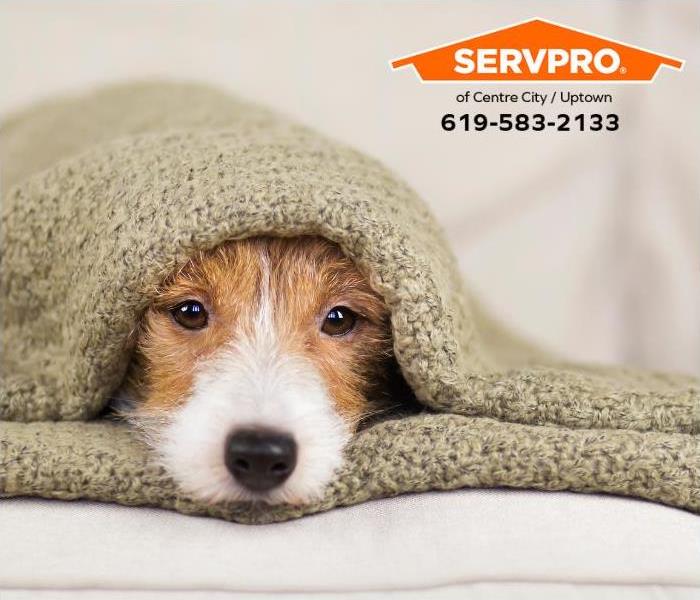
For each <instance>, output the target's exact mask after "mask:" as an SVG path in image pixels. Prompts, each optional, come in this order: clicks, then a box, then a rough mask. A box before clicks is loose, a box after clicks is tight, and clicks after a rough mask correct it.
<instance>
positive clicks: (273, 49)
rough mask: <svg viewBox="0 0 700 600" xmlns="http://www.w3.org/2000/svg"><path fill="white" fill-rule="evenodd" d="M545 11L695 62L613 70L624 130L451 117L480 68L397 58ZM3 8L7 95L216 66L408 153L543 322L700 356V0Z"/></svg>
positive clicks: (343, 133) (550, 336) (427, 186)
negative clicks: (423, 80) (654, 72)
mask: <svg viewBox="0 0 700 600" xmlns="http://www.w3.org/2000/svg"><path fill="white" fill-rule="evenodd" d="M533 16H540V17H544V18H548V19H551V20H555V21H560V22H562V23H564V24H569V25H571V26H574V27H578V28H581V29H586V30H590V31H592V32H594V33H598V34H600V35H604V36H608V37H613V38H619V39H621V40H622V41H625V42H628V43H631V44H635V45H639V46H642V47H646V48H649V49H652V50H656V51H659V52H662V53H665V54H670V55H672V56H677V57H681V58H685V59H686V60H687V65H686V69H685V71H684V72H683V73H681V74H679V73H675V72H671V71H667V70H664V71H662V72H661V73H660V74H659V77H658V79H657V81H656V82H655V83H654V84H653V85H649V86H618V87H611V88H610V91H611V92H612V93H613V94H614V98H615V103H614V104H613V105H611V106H608V107H602V108H604V109H608V108H609V109H610V110H611V111H614V112H618V113H619V114H620V115H621V119H622V123H623V128H622V131H621V132H619V133H618V134H607V135H602V134H597V135H596V134H584V135H572V134H566V135H565V134H556V133H550V134H546V135H542V134H529V135H528V134H523V135H505V134H499V133H486V134H485V133H482V134H478V135H477V134H470V135H464V134H462V135H459V134H457V135H448V134H446V133H444V132H443V131H441V130H440V128H439V120H440V116H441V115H442V114H443V113H445V112H457V111H459V110H460V107H459V106H458V105H457V104H456V102H454V100H453V97H454V96H455V95H456V94H457V93H458V92H459V91H462V89H463V87H462V86H460V85H455V86H452V85H421V84H420V83H418V81H417V80H416V78H415V76H414V74H413V73H412V71H411V70H410V69H404V70H401V71H397V72H391V71H390V69H389V67H388V61H389V59H391V58H395V57H398V56H403V55H406V54H410V53H414V52H417V51H420V50H422V49H425V48H428V47H432V46H434V45H438V44H441V43H443V42H447V41H452V40H454V39H459V38H464V37H468V36H470V35H472V34H475V33H478V32H481V31H483V30H488V29H493V28H497V27H501V26H504V25H507V24H510V23H513V22H516V21H519V20H522V19H526V18H530V17H533ZM0 28H1V29H0V75H1V81H2V94H0V115H1V114H5V113H7V112H8V111H11V110H13V109H15V108H18V107H21V106H22V105H23V104H25V103H27V102H30V101H33V100H36V99H38V98H43V97H46V96H49V95H51V94H54V93H57V92H65V91H73V90H80V89H83V88H85V87H87V86H92V85H96V84H98V83H101V82H106V81H115V80H124V79H130V78H146V77H153V76H157V77H163V78H167V77H169V78H180V79H196V80H203V81H208V82H212V83H216V84H218V85H220V86H223V87H225V88H228V89H230V90H233V91H236V92H238V93H240V94H241V95H244V96H247V97H249V98H251V99H257V100H260V101H262V102H265V103H267V104H269V105H272V106H274V107H276V108H278V109H280V110H282V111H284V112H286V113H288V114H290V115H292V116H294V117H296V118H297V119H300V120H302V121H304V122H307V123H310V124H312V125H314V126H316V127H317V128H319V129H321V130H323V131H324V132H326V133H328V134H331V135H333V136H335V137H337V138H340V139H342V140H345V141H347V142H350V143H352V144H353V145H355V146H357V147H359V148H361V149H363V150H365V151H367V152H369V153H371V154H373V155H375V156H377V157H379V158H381V159H382V160H384V161H385V162H386V163H388V164H389V165H390V166H391V167H392V168H394V169H395V170H396V171H397V172H398V173H400V174H401V175H402V176H403V177H404V178H405V179H407V180H408V181H409V182H410V183H411V184H412V185H413V186H414V187H415V188H416V189H417V190H418V191H419V192H420V193H421V194H422V195H423V196H424V197H425V198H426V199H427V200H428V201H429V202H430V204H431V206H432V207H433V209H434V211H435V212H436V214H437V215H438V218H439V219H440V220H441V222H442V223H443V224H444V227H445V229H446V231H447V234H448V236H449V238H450V240H451V242H452V244H453V247H454V249H455V251H456V252H457V254H458V256H459V260H460V264H461V266H462V269H463V272H464V274H465V276H466V277H467V279H468V280H469V281H470V283H471V285H472V286H473V287H474V288H475V289H476V290H477V291H478V293H479V294H480V295H481V296H482V297H483V298H484V299H485V300H486V301H487V303H488V304H490V305H491V306H492V308H493V309H494V310H495V312H496V313H497V314H499V315H500V316H501V317H502V318H503V319H504V320H506V321H507V322H509V323H511V324H512V325H514V326H516V327H517V328H518V329H520V330H521V331H522V332H524V333H526V334H528V335H530V336H531V337H532V338H535V339H537V340H539V341H541V342H542V343H544V344H546V345H547V346H549V347H550V348H553V349H556V350H559V351H560V352H562V353H564V354H565V355H568V356H569V357H572V358H576V359H583V360H592V361H602V362H612V361H614V362H624V363H629V364H637V365H645V366H651V367H656V368H664V369H675V370H684V371H694V372H696V373H700V176H699V175H698V166H697V165H698V164H700V161H699V159H700V116H699V115H700V111H698V110H697V107H698V106H700V35H699V33H700V3H698V2H662V1H658V2H651V1H646V2H644V1H640V2H621V1H618V2H615V1H609V2H592V1H590V2H554V1H550V2H525V1H520V0H511V1H499V2H467V1H463V2H377V1H374V2H369V1H368V2H342V3H339V2H328V1H326V2H265V3H261V2H235V1H226V2H224V1H221V2H208V1H205V0H187V1H180V2H173V1H163V0H150V1H149V0H140V1H138V2H133V1H117V0H111V1H108V0H102V1H99V2H96V1H94V0H92V1H86V2H75V1H72V0H70V1H69V0H47V1H42V2H35V1H32V0H2V1H0ZM479 87H484V86H473V87H472V88H471V89H477V88H479ZM564 88H566V86H557V89H564ZM490 89H492V90H493V91H498V90H506V89H508V88H507V87H506V86H500V87H499V86H491V88H490ZM533 89H537V88H535V87H533ZM543 89H544V91H547V89H548V88H547V86H544V87H543ZM595 89H596V90H599V89H600V88H595ZM461 108H463V107H461ZM503 109H504V111H505V112H514V111H518V110H521V109H525V110H526V111H530V112H534V107H528V106H523V105H518V106H504V107H503ZM587 110H589V111H590V110H591V109H590V108H588V109H587Z"/></svg>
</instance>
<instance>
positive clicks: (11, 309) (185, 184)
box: [0, 83, 700, 522]
mask: <svg viewBox="0 0 700 600" xmlns="http://www.w3.org/2000/svg"><path fill="white" fill-rule="evenodd" d="M0 152H1V153H2V156H1V157H0V158H1V159H2V178H1V180H0V181H2V186H3V215H2V255H1V257H0V258H1V261H2V264H1V265H0V267H1V269H2V279H1V280H0V284H1V286H2V287H1V290H2V303H3V304H2V318H3V349H2V388H1V389H0V495H39V496H45V497H57V498H81V497H83V498H91V499H97V500H107V501H115V502H121V503H125V504H135V505H138V504H149V505H160V506H164V507H168V508H174V509H176V510H180V511H183V512H188V513H197V514H209V515H212V516H217V517H222V518H227V519H232V520H236V521H241V522H270V521H276V520H283V519H286V518H292V517H296V516H300V515H302V514H308V513H311V512H316V511H319V510H327V509H329V508H332V507H333V506H339V505H346V504H351V503H355V502H360V501H363V500H367V499H370V498H376V497H381V496H386V495H392V494H398V493H403V492H411V491H422V490H428V489H453V488H456V487H463V486H508V487H532V488H538V489H572V490H577V491H586V492H594V491H598V492H606V493H616V494H625V495H633V496H638V497H641V498H646V499H649V500H655V501H659V502H664V503H666V504H669V505H673V506H678V507H683V508H687V509H690V510H695V511H700V435H699V434H700V384H699V383H698V381H697V380H696V379H694V378H692V377H684V376H676V375H668V374H661V373H648V372H642V371H636V370H632V369H622V368H613V367H595V366H587V365H574V364H570V363H566V362H564V361H561V360H560V359H558V358H556V357H552V356H549V355H548V354H546V353H544V352H542V351H540V350H538V349H536V348H534V347H532V346H531V345H529V344H528V343H527V342H525V341H523V340H520V339H518V338H517V337H516V336H515V335H513V334H512V333H510V332H508V331H506V330H505V329H504V328H503V327H501V326H500V325H499V324H498V323H496V322H495V321H493V320H492V319H491V318H489V317H488V315H486V314H485V313H484V311H483V310H482V308H481V307H480V306H479V304H478V303H477V302H475V301H474V300H473V298H471V296H470V295H469V293H468V291H467V290H466V289H465V288H464V286H463V283H462V280H461V278H460V276H459V273H458V270H457V267H456V262H455V260H454V258H453V256H452V254H451V253H450V250H449V248H448V246H447V244H446V243H445V241H444V238H443V236H442V234H441V232H440V229H439V227H438V225H437V224H436V222H435V221H434V219H433V217H432V216H431V215H430V213H429V211H428V210H427V208H426V207H425V205H424V204H423V203H422V201H421V200H420V199H419V198H418V197H417V196H416V195H415V193H414V192H413V191H412V190H410V188H408V186H407V185H406V184H405V183H404V182H402V181H401V180H399V179H397V178H396V177H395V176H394V175H393V174H392V173H390V172H389V171H387V170H386V169H385V168H384V167H383V166H382V165H381V164H379V163H378V162H376V161H374V160H372V159H370V158H367V157H366V156H364V155H362V154H360V153H358V152H356V151H354V150H352V149H350V148H347V147H345V146H343V145H341V144H338V143H336V142H333V141H330V140H327V139H326V138H324V137H322V136H320V135H318V134H316V133H314V132H313V131H310V130H309V129H307V128H305V127H303V126H300V125H297V124H294V123H290V122H288V121H287V120H285V119H283V118H282V117H280V116H278V115H276V114H274V113H272V112H270V111H268V110H266V109H263V108H260V107H257V106H253V105H250V104H247V103H244V102H241V101H239V100H236V99H233V98H230V97H229V96H227V95H225V94H223V93H221V92H218V91H215V90H211V89H208V88H206V87H202V86H196V85H185V84H165V83H153V84H132V85H123V86H115V87H111V88H107V89H104V90H101V91H98V92H95V93H93V94H91V95H88V96H85V97H81V98H72V99H65V100H59V101H54V102H49V103H45V104H43V105H40V106H37V107H35V108H32V109H29V110H27V111H25V112H23V113H20V114H17V115H15V116H14V117H13V118H11V119H9V120H8V121H7V123H5V125H4V126H3V128H2V131H1V132H0ZM307 234H313V235H321V236H323V237H326V238H328V239H330V240H332V241H334V242H336V243H338V244H339V245H340V247H341V248H342V249H343V251H344V252H345V253H347V254H348V255H349V256H350V257H352V258H353V259H354V260H355V262H356V263H357V265H358V267H359V268H360V269H361V270H362V271H363V273H365V274H366V275H367V276H368V277H369V280H370V282H371V284H372V286H373V287H374V288H375V289H376V290H377V291H378V292H380V293H381V294H382V296H383V297H384V298H385V300H386V302H387V304H388V305H389V308H390V310H391V325H392V331H393V335H394V350H395V354H396V359H397V362H398V364H399V366H400V368H401V372H402V373H403V376H404V377H405V379H406V381H407V382H408V384H409V385H410V386H411V388H412V389H413V391H414V393H415V395H416V398H417V399H418V401H419V402H420V403H422V404H423V405H424V406H425V407H426V409H427V412H426V414H420V415H417V416H411V417H401V418H395V419H392V420H388V421H385V422H382V423H377V424H375V425H373V426H372V427H370V428H368V429H367V430H365V431H362V432H360V433H359V434H358V435H357V436H356V437H355V439H354V440H353V441H352V443H351V445H350V447H349V448H348V450H347V461H346V465H345V467H344V468H343V470H342V472H341V473H339V475H338V477H337V479H336V480H335V481H334V483H332V484H331V486H330V487H329V489H328V491H327V494H326V496H325V497H324V498H323V499H322V500H321V501H319V502H318V503H316V504H313V505H309V506H304V507H292V506H284V507H275V508H270V507H260V506H251V505H246V504H239V505H230V504H228V505H226V504H224V505H217V506H207V505H200V504H198V503H197V502H195V501H194V500H192V499H189V498H186V497H185V496H183V495H182V494H180V493H179V492H178V491H177V490H176V489H175V488H174V486H173V484H172V482H171V481H170V480H169V479H168V477H167V475H166V474H165V473H163V472H162V470H161V469H160V468H159V467H157V466H156V465H154V464H152V461H151V459H150V457H149V454H148V452H147V450H146V449H145V448H144V447H143V446H142V444H141V443H140V442H139V440H138V439H137V437H136V436H135V435H134V433H133V432H132V431H130V430H129V429H128V428H127V427H126V426H125V425H123V424H118V423H114V422H112V421H110V420H108V419H105V418H101V417H100V415H101V414H102V412H103V410H104V408H105V406H106V404H107V402H108V401H109V398H110V397H111V396H112V395H113V394H114V392H115V390H116V389H117V388H118V387H119V384H120V382H121V380H122V378H123V376H124V373H125V371H126V368H127V366H128V362H129V358H130V352H131V349H132V345H133V335H132V332H133V330H134V327H135V325H136V324H137V322H138V319H139V317H140V315H141V314H142V312H143V310H144V308H145V307H146V306H147V305H148V303H149V300H150V297H151V295H152V293H153V290H154V289H155V287H156V286H157V285H158V284H159V282H161V281H162V280H163V279H164V278H165V277H166V276H167V275H168V274H169V273H170V272H172V271H173V270H174V269H176V268H178V267H179V266H181V265H182V264H183V263H184V262H186V261H187V259H188V257H189V256H190V255H192V253H193V252H194V251H196V250H201V249H209V248H213V247H215V246H217V245H218V244H221V243H223V242H225V241H227V240H231V239H239V238H244V237H249V236H254V235H279V236H294V235H307ZM69 421H70V422H69Z"/></svg>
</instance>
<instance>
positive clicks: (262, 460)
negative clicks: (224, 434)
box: [224, 429, 297, 492]
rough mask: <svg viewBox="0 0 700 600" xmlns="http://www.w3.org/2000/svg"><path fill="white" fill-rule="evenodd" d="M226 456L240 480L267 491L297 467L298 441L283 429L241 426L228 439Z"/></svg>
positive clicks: (228, 465) (228, 466) (230, 468)
mask: <svg viewBox="0 0 700 600" xmlns="http://www.w3.org/2000/svg"><path fill="white" fill-rule="evenodd" d="M224 459H225V462H226V467H227V468H228V470H229V471H230V472H231V475H233V476H234V478H235V479H236V481H238V483H240V484H241V485H242V486H244V487H246V488H248V489H249V490H251V491H253V492H267V491H268V490H271V489H272V488H274V487H276V486H278V485H280V484H282V483H283V482H284V481H286V480H287V478H288V477H289V476H290V475H291V474H292V471H294V467H295V466H296V464H297V445H296V442H295V441H294V439H293V438H292V437H290V436H288V435H285V434H283V433H278V432H273V431H266V430H263V429H239V430H238V431H234V432H233V433H232V434H231V435H229V436H228V438H227V439H226V449H225V452H224Z"/></svg>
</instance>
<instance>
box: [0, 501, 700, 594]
mask: <svg viewBox="0 0 700 600" xmlns="http://www.w3.org/2000/svg"><path fill="white" fill-rule="evenodd" d="M0 532H1V533H2V543H0V598H3V600H4V599H6V598H10V597H11V598H13V599H14V598H17V599H19V598H26V597H42V598H43V597H46V598H49V597H50V598H59V597H60V596H58V595H57V594H58V592H57V591H56V590H64V591H65V593H66V594H68V595H67V596H66V598H68V597H71V598H74V597H80V598H82V597H84V595H85V594H88V596H85V597H91V598H92V597H95V598H113V597H115V598H116V597H124V596H123V595H124V593H126V592H127V591H131V592H132V593H133V594H136V595H135V596H133V597H134V598H138V599H139V600H140V599H141V598H146V597H147V598H161V597H167V598H169V599H172V598H180V597H183V598H185V597H187V598H200V597H202V598H203V597H212V596H211V594H210V592H207V594H205V595H204V596H202V595H201V594H200V593H197V592H204V591H207V590H211V591H213V590H218V591H220V592H221V594H224V597H226V598H229V597H235V598H237V599H240V598H244V597H247V596H248V593H256V592H257V593H260V592H267V593H277V594H280V595H282V596H285V597H294V596H296V594H294V596H289V594H290V593H293V592H297V593H303V592H316V593H322V592H326V593H327V594H329V595H327V596H326V595H323V596H319V597H324V598H325V597H329V598H330V597H332V598H336V597H344V596H343V594H347V593H350V592H355V593H357V592H375V593H376V592H378V591H382V590H397V591H401V590H403V591H404V593H405V594H408V595H407V596H406V597H411V598H413V597H414V595H413V593H411V590H413V591H414V593H418V590H423V591H425V589H426V588H431V589H432V591H431V594H430V597H431V598H437V597H444V598H456V597H467V596H465V595H464V593H466V591H469V595H468V597H474V598H482V597H484V598H496V597H500V596H499V594H505V595H504V596H503V597H508V593H509V590H510V591H512V590H513V589H518V590H519V591H520V592H521V593H524V592H527V590H528V589H529V590H530V592H531V594H532V597H537V598H548V597H550V596H549V595H547V594H548V593H551V597H552V598H560V597H561V594H563V593H565V594H566V595H567V596H570V597H576V598H579V597H581V598H583V597H586V598H588V597H591V598H593V597H595V598H605V597H606V595H605V593H604V592H605V590H608V593H609V594H610V596H609V597H611V598H626V597H628V596H626V595H625V594H626V593H631V592H632V591H634V593H635V595H634V596H629V597H635V598H637V597H658V596H654V594H658V593H659V592H658V590H659V586H662V587H663V589H666V590H667V591H668V590H673V593H674V595H673V597H674V598H681V597H683V598H686V597H687V598H691V597H692V598H697V597H700V517H698V516H696V515H692V514H690V513H687V512H684V511H681V510H677V509H672V508H668V507H664V506H660V505H657V504H651V503H647V502H643V501H638V500H631V499H624V498H616V497H609V496H599V495H579V494H570V493H542V492H531V491H507V490H461V491H456V492H446V493H439V492H436V493H426V494H419V495H408V496H401V497H398V498H392V499H386V500H379V501H375V502H370V503H366V504H361V505H358V506H354V507H349V508H345V509H336V510H333V511H330V512H328V513H325V514H321V515H316V516H312V517H306V518H304V519H300V520H297V521H291V522H287V523H281V524H276V525H267V526H246V525H238V524H233V523H226V522H224V521H219V520H215V519H207V518H198V517H187V516H183V515H180V514H177V513H174V512H170V511H165V510H159V509H150V508H127V507H122V506H116V505H109V504H96V503H90V502H58V501H45V500H38V499H5V500H0ZM505 582H508V583H505ZM571 584H577V586H574V587H572V585H571ZM596 585H597V586H600V587H596ZM465 586H466V587H465ZM513 586H515V588H514V587H513ZM533 586H534V587H533ZM562 586H564V588H562ZM79 589H82V590H84V591H83V593H82V594H83V595H81V596H77V595H76V593H77V592H75V590H79ZM10 590H14V591H13V592H12V594H13V595H12V596H9V595H8V594H9V593H10ZM40 590H45V593H44V594H42V593H40ZM52 590H53V591H52ZM100 590H119V595H118V596H113V595H112V593H116V592H109V591H100ZM175 591H179V592H180V593H178V594H176V595H173V593H174V592H175ZM185 591H187V592H185ZM575 591H576V593H579V592H580V593H583V594H587V593H589V592H590V593H592V594H593V595H591V596H589V595H584V596H580V595H572V594H574V592H575ZM49 592H51V593H50V594H49ZM146 592H148V594H146V595H144V594H145V593H146ZM438 593H439V595H438ZM637 593H641V594H644V595H642V596H639V595H637ZM647 593H649V594H651V595H650V596H647V595H646V594H647ZM27 594H29V596H28V595H27ZM46 594H48V595H46ZM163 594H165V595H163ZM182 594H184V595H182ZM337 594H341V596H337ZM687 594H691V595H687ZM129 597H130V598H131V597H132V596H129ZM353 597H357V596H353ZM359 597H362V598H364V597H365V595H364V594H363V595H362V596H359ZM371 597H375V595H371ZM415 597H419V596H415ZM519 597H530V596H527V595H526V596H522V595H520V596H519Z"/></svg>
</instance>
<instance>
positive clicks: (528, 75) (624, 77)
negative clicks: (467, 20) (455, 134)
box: [391, 19, 683, 82]
mask: <svg viewBox="0 0 700 600" xmlns="http://www.w3.org/2000/svg"><path fill="white" fill-rule="evenodd" d="M406 65H413V67H414V68H415V70H416V72H417V73H418V76H419V77H420V78H421V80H423V81H552V82H553V81H584V82H589V81H607V82H650V81H653V79H654V77H656V73H657V71H658V70H659V67H661V66H662V65H666V66H668V67H671V68H674V69H678V70H679V71H680V70H681V69H682V68H683V61H682V60H679V59H677V58H671V57H669V56H664V55H661V54H656V53H654V52H650V51H649V50H643V49H642V48H637V47H636V46H631V45H629V44H623V43H621V42H616V41H614V40H609V39H607V38H603V37H599V36H597V35H593V34H591V33H586V32H585V31H580V30H578V29H573V28H571V27H565V26H563V25H559V24H557V23H553V22H551V21H546V20H544V19H531V20H529V21H525V22H523V23H518V24H516V25H511V26H509V27H504V28H503V29H496V30H494V31H489V32H486V33H482V34H480V35H477V36H475V37H471V38H467V39H466V40H462V41H459V42H455V43H451V44H448V45H446V46H440V47H437V48H432V49H430V50H426V51H424V52H421V53H419V54H413V55H411V56H406V57H404V58H399V59H396V60H394V61H392V62H391V66H392V67H393V68H394V69H398V68H400V67H404V66H406Z"/></svg>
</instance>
